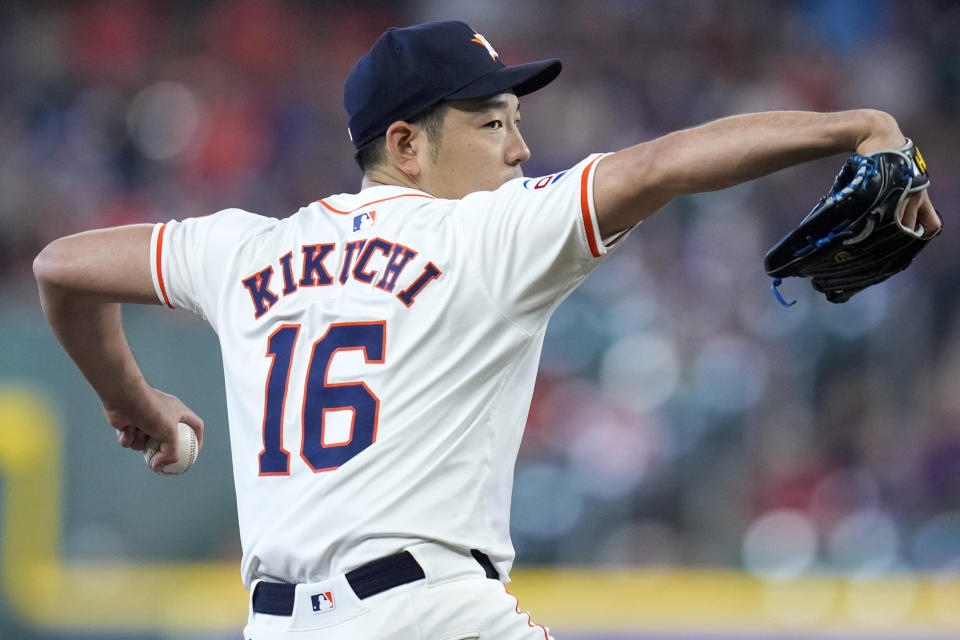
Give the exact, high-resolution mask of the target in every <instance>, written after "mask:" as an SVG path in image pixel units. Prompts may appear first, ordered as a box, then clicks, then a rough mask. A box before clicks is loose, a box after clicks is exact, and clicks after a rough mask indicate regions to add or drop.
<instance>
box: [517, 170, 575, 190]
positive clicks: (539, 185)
mask: <svg viewBox="0 0 960 640" xmlns="http://www.w3.org/2000/svg"><path fill="white" fill-rule="evenodd" d="M566 174H567V172H566V171H561V172H560V173H551V174H550V175H548V176H543V177H542V178H527V179H526V180H524V181H523V188H524V189H530V190H531V191H532V190H534V189H543V188H545V187H549V186H550V185H552V184H555V183H556V182H557V181H558V180H559V179H560V178H562V177H563V176H565V175H566Z"/></svg>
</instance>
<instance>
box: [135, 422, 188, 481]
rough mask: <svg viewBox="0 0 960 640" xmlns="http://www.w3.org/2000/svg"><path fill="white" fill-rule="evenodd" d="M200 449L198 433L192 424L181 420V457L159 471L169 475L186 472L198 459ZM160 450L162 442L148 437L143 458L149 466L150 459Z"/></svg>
mask: <svg viewBox="0 0 960 640" xmlns="http://www.w3.org/2000/svg"><path fill="white" fill-rule="evenodd" d="M199 449H200V443H199V442H198V441H197V434H196V433H194V431H193V429H192V428H191V427H190V425H188V424H186V423H184V422H181V423H180V424H178V425H177V450H178V451H179V452H180V459H179V460H177V461H176V462H174V463H173V464H168V465H167V466H165V467H164V468H163V469H161V470H160V471H159V472H158V473H161V474H163V475H168V476H175V475H179V474H181V473H186V472H187V471H189V470H190V467H192V466H193V463H194V462H196V461H197V453H198V452H199ZM159 451H160V443H159V442H157V441H156V440H154V439H153V438H147V443H146V446H145V447H144V449H143V459H144V460H145V461H146V463H147V466H150V460H152V459H153V456H155V455H156V454H157V453H158V452H159Z"/></svg>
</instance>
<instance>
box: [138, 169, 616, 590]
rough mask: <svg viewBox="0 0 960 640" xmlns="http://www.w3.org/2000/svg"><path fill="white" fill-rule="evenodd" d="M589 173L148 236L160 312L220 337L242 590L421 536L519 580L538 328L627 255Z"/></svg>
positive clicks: (373, 191)
mask: <svg viewBox="0 0 960 640" xmlns="http://www.w3.org/2000/svg"><path fill="white" fill-rule="evenodd" d="M600 157H601V156H600V155H593V156H590V157H588V158H587V159H585V160H583V161H582V162H580V163H579V164H577V165H576V166H575V167H573V168H572V169H570V170H569V171H564V172H562V173H558V174H554V175H552V176H545V177H543V178H529V179H528V178H519V179H516V180H512V181H510V182H508V183H506V184H504V185H503V186H502V187H501V188H499V189H497V190H496V191H490V192H478V193H473V194H471V195H469V196H467V197H465V198H463V199H462V200H440V199H435V198H433V197H431V196H430V195H428V194H426V193H423V192H421V191H417V190H414V189H409V188H406V187H400V186H376V187H371V188H367V189H364V190H363V191H361V192H360V193H358V194H341V195H336V196H332V197H329V198H325V199H323V200H320V201H318V202H315V203H313V204H311V205H310V206H307V207H304V208H302V209H300V211H298V212H297V213H296V214H294V215H292V216H291V217H289V218H286V219H282V220H278V219H275V218H269V217H263V216H259V215H255V214H252V213H248V212H246V211H241V210H238V209H228V210H225V211H221V212H219V213H216V214H214V215H211V216H207V217H203V218H195V219H187V220H183V221H181V222H178V221H175V220H174V221H170V222H168V223H166V224H158V225H157V226H156V227H155V229H154V234H153V243H152V245H153V246H152V259H151V264H152V270H153V276H154V284H155V286H156V290H157V295H158V297H159V298H160V300H161V301H162V302H163V303H165V304H166V305H167V306H169V307H172V308H183V309H187V310H190V311H192V312H194V313H195V314H197V315H199V316H201V317H203V318H205V319H206V320H207V321H208V322H209V323H210V324H211V325H212V326H213V328H214V330H215V331H216V333H217V335H218V336H219V339H220V346H221V350H222V353H223V370H224V376H225V379H226V380H225V381H226V392H227V408H228V414H229V422H230V440H231V448H232V455H233V471H234V480H235V483H236V492H237V505H238V511H239V522H240V535H241V540H242V543H243V562H242V574H243V579H244V584H245V585H247V587H248V588H249V586H250V584H251V582H252V581H253V580H255V579H258V578H263V579H267V580H279V581H284V582H290V583H306V582H315V581H318V580H321V579H324V578H327V577H329V576H333V575H338V574H341V573H344V572H345V571H348V570H350V569H352V568H354V567H356V566H359V565H361V564H363V563H365V562H369V561H370V560H373V559H376V558H378V557H381V556H385V555H389V554H392V553H395V552H397V551H399V550H401V549H403V548H404V547H405V546H407V545H409V544H411V543H415V542H418V541H423V540H427V541H436V542H440V543H444V544H447V545H451V546H454V547H461V548H466V549H480V550H482V551H484V552H486V553H487V554H488V555H489V556H490V557H491V559H492V560H493V561H494V563H495V564H496V567H497V569H498V571H499V573H500V575H501V576H504V577H506V576H507V575H508V574H509V571H510V567H511V564H512V561H513V547H512V544H511V541H510V534H509V514H510V498H511V493H512V485H513V471H514V463H515V461H516V455H517V450H518V447H519V445H520V439H521V436H522V434H523V428H524V424H525V421H526V417H527V412H528V409H529V405H530V398H531V395H532V392H533V386H534V380H535V377H536V372H537V367H538V362H539V358H540V350H541V346H542V343H543V337H544V331H545V329H546V325H547V320H548V319H549V317H550V314H551V313H552V312H553V310H554V309H555V308H556V307H557V305H559V304H560V302H561V301H562V300H563V299H564V298H565V297H566V296H567V295H568V294H569V293H570V292H571V291H572V290H573V289H574V288H575V287H576V286H577V285H578V284H579V283H580V282H581V281H582V280H583V279H584V278H585V277H586V276H587V274H588V273H589V272H590V271H591V270H592V269H593V268H594V267H595V266H597V264H598V263H599V262H601V261H602V259H603V257H604V256H605V255H606V254H607V251H608V248H609V247H610V246H613V244H616V243H617V242H619V240H620V238H616V239H615V240H614V241H613V242H610V243H607V244H605V243H603V242H602V241H601V238H600V232H599V229H598V225H597V220H596V216H595V212H594V206H593V195H592V189H593V175H594V171H595V169H596V162H597V160H598V159H599V158H600ZM544 499H552V498H551V497H550V496H544Z"/></svg>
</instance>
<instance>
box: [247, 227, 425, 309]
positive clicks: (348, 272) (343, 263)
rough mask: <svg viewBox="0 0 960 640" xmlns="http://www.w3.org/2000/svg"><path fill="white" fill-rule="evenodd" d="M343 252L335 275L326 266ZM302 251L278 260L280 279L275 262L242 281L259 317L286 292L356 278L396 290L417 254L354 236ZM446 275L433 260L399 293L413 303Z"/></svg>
mask: <svg viewBox="0 0 960 640" xmlns="http://www.w3.org/2000/svg"><path fill="white" fill-rule="evenodd" d="M338 253H339V257H340V260H339V261H337V262H336V264H337V265H339V270H338V271H336V272H335V273H334V274H331V273H330V271H329V270H328V269H327V266H326V264H331V263H333V262H334V260H335V257H336V254H338ZM298 254H299V255H297V256H296V258H294V251H288V252H287V253H286V254H284V255H283V256H281V257H280V258H279V259H278V260H277V265H278V266H279V277H278V278H277V280H276V281H274V273H275V272H274V267H273V265H270V266H267V267H265V268H263V269H261V270H260V271H258V272H256V273H254V274H253V275H252V276H250V277H249V278H244V279H243V280H241V282H242V284H243V286H244V287H245V288H246V289H247V291H248V292H249V293H250V300H251V302H252V303H253V313H254V317H256V318H260V317H262V316H263V315H264V314H265V313H266V312H267V311H269V310H270V309H271V308H272V307H273V305H275V304H276V303H277V302H279V300H280V298H281V297H282V296H288V295H292V294H294V293H296V292H297V291H299V290H300V289H301V288H302V287H327V286H332V285H334V284H336V283H339V284H340V285H345V284H347V281H348V280H350V279H353V280H358V281H360V282H362V283H364V284H370V285H372V286H373V288H375V289H379V290H380V291H383V292H385V293H393V292H394V290H395V289H396V288H397V283H398V282H399V281H400V280H402V279H403V277H402V276H403V272H404V270H405V269H406V268H407V265H408V264H409V263H410V261H411V260H413V259H414V258H415V257H416V256H417V252H416V251H414V250H413V249H411V248H409V247H405V246H403V245H402V244H398V243H394V242H390V241H388V240H384V239H383V238H373V239H371V240H353V241H351V242H345V243H343V244H339V243H329V244H305V245H303V246H302V247H300V251H299V252H298ZM331 254H335V257H334V258H331V257H330V255H331ZM295 260H296V261H297V262H299V264H298V265H294V261H295ZM325 263H326V264H325ZM441 273H442V272H441V271H440V269H438V268H437V266H436V265H435V264H433V263H432V262H428V263H427V265H426V266H425V267H424V268H423V271H421V272H420V273H419V274H418V275H417V277H416V278H414V279H413V280H412V281H410V283H409V284H408V285H407V286H406V287H405V288H404V289H402V290H401V291H399V292H398V293H397V294H396V297H397V298H398V299H399V300H400V302H402V303H403V304H405V305H406V306H408V307H409V306H410V305H412V304H413V303H414V302H415V300H416V298H417V296H418V295H420V293H421V292H422V291H423V290H424V289H425V288H426V287H427V285H429V284H430V283H431V282H433V281H434V280H436V279H437V278H439V277H440V275H441ZM281 286H282V287H283V288H282V289H280V287H281ZM277 291H279V293H278V292H277Z"/></svg>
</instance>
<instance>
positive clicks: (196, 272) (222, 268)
mask: <svg viewBox="0 0 960 640" xmlns="http://www.w3.org/2000/svg"><path fill="white" fill-rule="evenodd" d="M276 222H277V221H276V220H275V219H273V218H266V217H264V216H259V215H256V214H253V213H249V212H247V211H243V210H241V209H224V210H223V211H219V212H217V213H214V214H212V215H209V216H204V217H201V218H186V219H184V220H182V221H178V220H170V221H169V222H164V223H158V224H156V225H154V228H153V236H152V239H151V243H150V251H151V256H152V257H151V260H150V271H151V275H152V276H153V287H154V289H155V291H156V293H157V298H158V299H159V300H160V302H161V303H162V304H163V305H164V306H166V307H169V308H170V309H185V310H187V311H190V312H191V313H193V314H196V315H197V316H199V317H201V318H203V319H204V320H208V321H209V322H211V324H213V320H214V319H215V318H216V312H217V307H218V300H219V298H220V292H221V291H222V289H223V286H224V282H225V281H226V279H227V277H228V276H229V275H230V272H231V271H232V265H233V263H234V262H235V257H236V255H237V254H238V248H239V247H240V246H241V245H242V244H243V243H245V242H247V241H249V239H250V238H253V237H255V236H256V235H257V234H258V233H259V232H260V231H262V230H264V229H269V228H271V227H272V226H273V225H274V224H276ZM214 329H216V326H214Z"/></svg>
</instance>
